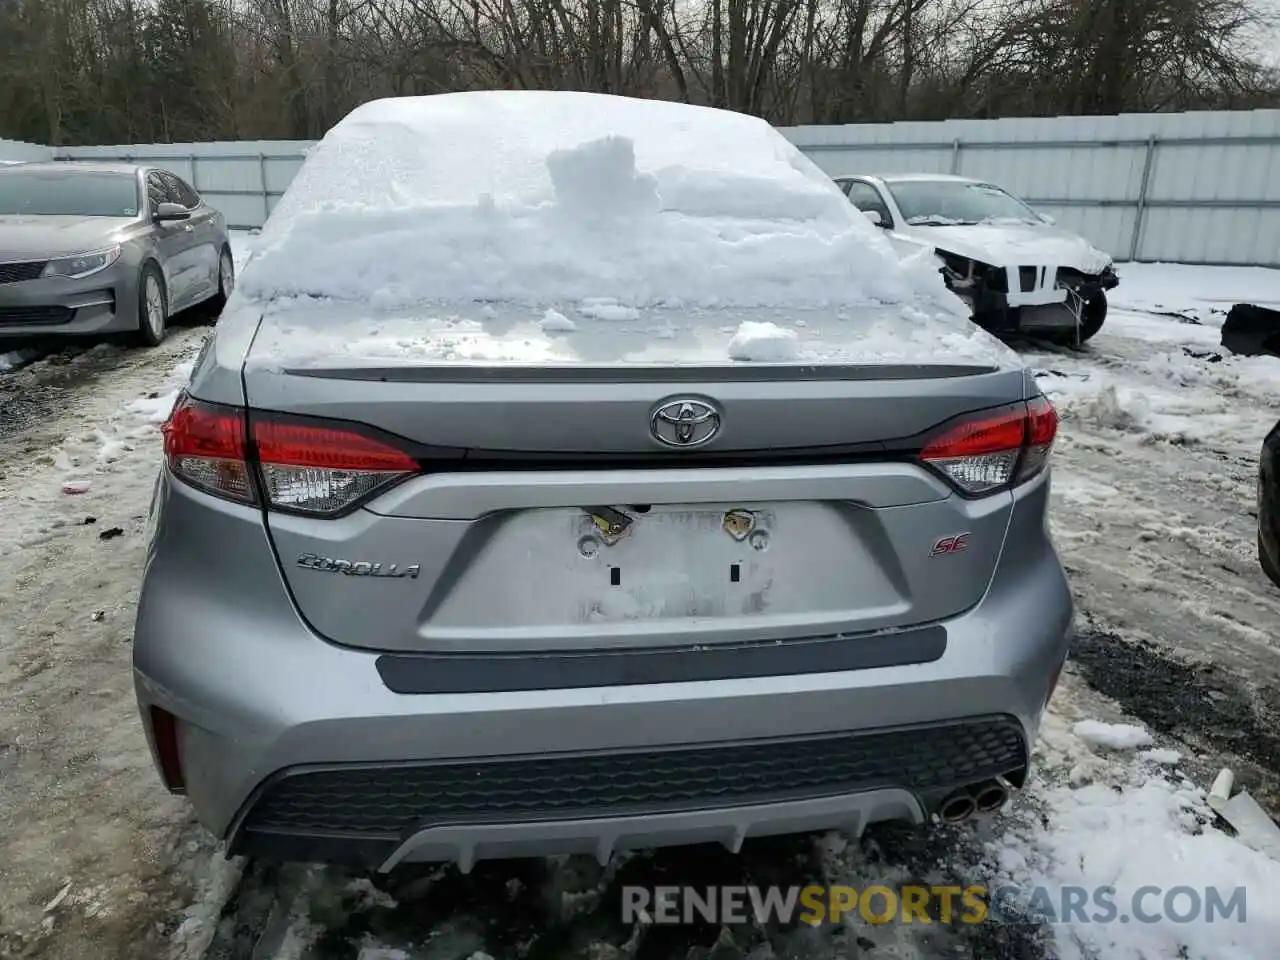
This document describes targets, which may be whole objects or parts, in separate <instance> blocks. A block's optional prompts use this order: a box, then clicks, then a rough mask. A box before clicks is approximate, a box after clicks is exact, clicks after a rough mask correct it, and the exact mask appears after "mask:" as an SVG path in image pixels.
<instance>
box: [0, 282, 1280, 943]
mask: <svg viewBox="0 0 1280 960" xmlns="http://www.w3.org/2000/svg"><path fill="white" fill-rule="evenodd" d="M1121 276H1122V284H1121V286H1120V287H1119V288H1118V290H1116V291H1115V296H1114V297H1113V300H1112V303H1113V307H1112V313H1111V316H1110V318H1109V319H1108V322H1107V325H1106V327H1104V329H1103V331H1102V332H1101V333H1100V334H1099V335H1098V337H1097V338H1096V339H1095V340H1094V341H1092V342H1091V343H1090V344H1088V345H1087V346H1086V348H1084V349H1083V350H1081V351H1071V350H1065V349H1063V350H1058V349H1044V348H1036V347H1025V348H1020V349H1022V352H1023V353H1024V356H1025V357H1026V358H1027V361H1028V362H1029V363H1030V364H1031V365H1033V366H1034V367H1035V368H1036V369H1037V371H1038V375H1039V380H1040V383H1041V384H1042V386H1043V387H1044V389H1045V390H1046V392H1048V393H1049V395H1050V396H1051V397H1052V398H1053V400H1054V402H1055V404H1057V405H1058V407H1059V410H1060V412H1061V415H1062V433H1061V442H1060V444H1059V447H1058V450H1057V452H1056V454H1055V473H1054V505H1055V510H1054V515H1053V520H1052V522H1053V527H1054V532H1055V536H1056V538H1057V541H1058V544H1059V547H1060V549H1061V552H1062V555H1063V560H1064V563H1065V564H1066V566H1067V567H1068V570H1069V573H1070V575H1071V579H1072V584H1073V589H1074V591H1075V593H1076V596H1077V599H1078V602H1079V604H1080V621H1081V623H1080V626H1081V641H1080V643H1079V644H1078V646H1077V649H1076V651H1075V654H1074V662H1073V664H1072V666H1071V667H1070V668H1069V670H1068V673H1067V674H1066V675H1065V677H1064V680H1063V683H1062V685H1061V687H1060V688H1059V691H1058V694H1057V697H1056V698H1055V700H1054V702H1053V704H1052V705H1051V708H1050V712H1049V714H1048V716H1047V718H1046V721H1045V724H1044V728H1043V730H1042V733H1041V738H1040V742H1039V743H1038V745H1037V767H1036V772H1035V775H1034V778H1033V781H1032V783H1031V785H1030V787H1029V789H1028V790H1026V791H1024V792H1023V793H1021V794H1020V795H1018V796H1017V797H1016V799H1015V800H1014V801H1013V803H1012V805H1011V809H1009V810H1008V811H1007V812H1006V813H1005V814H1004V815H1003V816H1001V817H999V818H997V819H994V820H991V821H987V822H983V823H981V824H980V825H978V826H976V827H973V828H964V829H949V830H940V831H938V832H937V833H936V834H935V835H933V836H931V837H921V836H919V835H917V834H915V833H913V832H911V831H905V830H901V829H898V828H882V829H873V830H871V831H868V833H867V835H866V836H864V837H863V838H862V839H861V840H859V841H854V842H850V841H848V840H846V839H844V838H841V837H837V836H830V837H824V838H792V839H785V838H784V839H782V840H778V841H768V842H763V841H762V842H759V843H755V844H748V845H747V848H746V849H745V850H744V853H743V855H742V857H741V858H733V857H729V856H728V855H727V854H726V855H720V854H717V853H715V852H711V853H708V852H707V851H696V852H693V853H690V852H688V851H662V852H659V853H655V854H651V855H650V854H643V855H637V856H635V857H631V858H618V861H617V862H615V863H614V864H612V865H611V866H610V868H609V869H607V870H603V871H602V870H600V869H599V868H597V867H595V866H594V864H593V863H590V864H583V863H581V862H579V861H577V860H565V861H547V862H540V863H538V864H487V865H486V864H482V865H481V866H480V867H478V868H477V870H476V872H475V873H474V874H473V875H472V876H471V877H469V878H463V877H460V876H459V875H458V874H456V873H455V872H454V871H452V869H435V870H426V871H423V872H422V873H421V874H418V875H415V876H413V877H410V878H408V879H406V880H404V881H401V882H399V883H398V884H397V885H395V886H394V888H393V889H392V890H390V891H389V892H383V891H380V890H376V889H374V888H372V887H371V886H370V885H369V883H368V881H367V880H365V879H362V878H360V877H356V876H351V875H348V874H345V873H342V872H341V871H336V870H315V869H309V868H303V867H299V868H284V869H276V868H271V867H267V866H264V865H260V864H244V863H240V862H232V863H224V862H223V861H222V860H221V858H220V856H218V855H217V853H216V851H215V849H214V846H213V844H212V843H211V842H210V841H209V840H208V839H207V838H205V837H204V836H203V835H202V834H201V832H200V831H199V830H198V829H197V828H196V827H195V826H194V825H193V823H192V821H191V818H190V816H189V813H188V811H187V809H186V806H185V804H183V803H182V802H181V801H178V800H173V799H170V798H168V797H166V796H165V795H164V794H163V792H162V791H161V789H160V786H159V782H158V780H157V779H156V777H155V775H154V774H153V772H152V770H151V767H150V760H149V757H148V756H147V752H146V747H145V744H144V743H143V741H142V738H141V734H140V730H139V727H138V724H137V723H136V719H135V717H134V715H133V710H134V707H133V702H132V690H131V680H130V677H129V672H128V662H129V645H128V644H129V639H130V632H131V627H132V614H133V603H134V593H135V591H136V589H137V584H138V580H139V577H140V574H141V567H142V562H143V553H144V547H145V515H146V510H147V503H148V498H149V495H150V490H151V484H152V480H153V477H154V470H155V466H156V457H157V451H158V431H157V423H158V422H159V421H160V420H161V419H163V416H164V414H165V413H166V412H167V410H168V408H169V406H170V404H171V403H172V397H173V394H174V391H175V390H176V389H177V386H178V385H179V383H180V380H181V378H182V377H183V376H184V375H185V371H186V370H187V369H188V368H189V364H190V362H191V360H192V358H193V356H194V353H195V351H196V350H197V349H198V347H199V345H200V343H201V341H202V339H203V334H204V332H205V331H203V330H201V329H199V328H196V329H179V330H176V331H175V333H174V335H173V336H172V337H171V338H170V339H169V340H168V341H167V342H166V344H165V345H164V346H163V347H161V348H160V349H159V350H157V351H153V352H132V351H118V350H113V349H111V348H104V349H99V350H95V351H88V352H86V353H84V354H80V355H78V356H75V357H73V358H71V359H70V360H69V361H67V362H65V363H60V364H54V363H51V361H49V360H39V361H36V362H35V363H32V364H30V365H28V366H25V367H24V368H22V369H21V370H18V371H14V372H10V373H7V374H0V378H5V377H9V378H22V379H21V380H20V381H18V382H20V383H21V384H22V385H23V388H24V389H26V390H27V391H29V392H30V393H31V395H32V396H34V397H36V398H37V399H38V400H39V398H40V397H43V396H45V394H43V393H42V392H41V391H42V390H45V389H46V388H47V387H48V386H49V385H50V384H53V385H54V386H56V387H57V389H58V390H59V391H60V393H58V394H57V402H49V403H46V402H45V401H44V400H39V402H38V403H37V404H36V406H33V407H32V408H31V415H30V417H29V418H28V419H26V420H24V422H22V423H21V424H19V425H18V426H17V427H16V428H15V429H12V430H0V502H3V504H4V505H5V521H4V523H3V524H0V608H3V609H4V610H5V611H6V612H7V613H6V616H5V617H4V618H3V619H2V620H0V683H2V684H3V686H4V689H5V690H6V692H7V693H8V696H6V697H5V698H4V700H3V702H0V838H3V841H2V842H3V849H4V857H2V858H0V956H7V955H9V952H12V953H14V954H19V953H21V951H24V950H25V951H31V953H29V954H22V955H39V956H42V957H50V958H63V957H65V958H74V960H83V958H86V957H103V958H113V957H135V956H148V957H163V956H169V955H172V956H175V957H184V958H192V960H194V958H197V957H202V958H208V960H213V958H215V957H217V958H224V957H233V956H234V957H240V956H244V957H248V956H251V955H252V956H253V957H254V958H264V960H286V958H289V960H292V958H297V960H321V958H339V957H342V958H353V957H354V958H359V960H419V958H426V957H431V958H444V957H458V958H466V957H469V956H473V955H476V954H477V952H479V951H483V952H484V953H487V954H490V955H492V956H494V957H506V956H556V957H569V956H582V957H598V958H604V957H621V956H634V955H637V954H636V951H635V942H632V943H631V945H630V946H627V944H628V942H629V940H630V939H631V935H632V932H631V931H630V930H627V929H622V928H620V927H619V925H618V922H617V903H616V899H611V897H613V896H614V893H615V892H616V884H617V882H618V878H619V877H620V876H625V877H626V878H627V882H632V883H646V882H647V883H659V882H661V883H670V882H681V881H683V880H688V881H689V882H694V883H699V884H706V883H744V882H746V883H751V882H755V883H771V882H778V883H798V884H803V883H806V882H813V881H814V880H818V881H824V880H825V881H826V882H830V883H854V884H857V885H860V886H865V885H867V884H871V883H880V884H888V885H890V886H893V885H894V884H897V883H904V882H909V881H925V882H928V883H945V882H953V883H958V884H960V885H962V886H963V885H967V884H971V883H986V884H1000V883H1011V884H1014V885H1016V886H1018V887H1019V888H1020V889H1022V890H1024V891H1029V890H1031V889H1032V888H1034V887H1036V886H1041V887H1044V888H1046V889H1048V890H1050V891H1055V890H1060V889H1061V888H1063V887H1076V886H1078V887H1083V888H1087V889H1088V890H1089V891H1091V892H1092V890H1093V889H1094V888H1096V887H1099V886H1103V887H1112V888H1114V889H1115V896H1114V900H1115V903H1116V904H1117V905H1118V906H1119V907H1120V913H1127V912H1128V910H1127V907H1128V906H1129V904H1130V903H1131V902H1132V898H1133V896H1134V894H1135V892H1136V891H1138V890H1139V889H1140V888H1142V887H1144V886H1146V885H1157V886H1160V887H1162V888H1164V889H1165V890H1167V889H1169V888H1172V887H1174V886H1178V885H1183V886H1187V887H1191V888H1195V889H1196V890H1198V891H1201V892H1203V891H1204V890H1205V888H1207V887H1216V888H1220V889H1221V890H1222V892H1223V894H1224V899H1225V898H1226V897H1227V896H1228V895H1229V894H1230V892H1231V890H1232V889H1234V888H1235V887H1237V886H1243V887H1245V888H1246V893H1247V919H1246V921H1245V922H1243V923H1242V922H1237V921H1236V920H1233V919H1229V920H1223V919H1221V918H1219V919H1218V921H1217V922H1215V923H1212V924H1210V923H1205V922H1203V921H1193V922H1187V923H1178V922H1174V921H1171V920H1168V919H1165V920H1164V921H1163V922H1158V923H1143V922H1136V921H1135V922H1122V921H1121V920H1119V918H1118V917H1117V918H1116V919H1115V920H1113V921H1112V922H1109V923H1105V922H1090V921H1088V920H1082V919H1080V918H1078V917H1077V918H1075V919H1070V920H1068V921H1067V922H1061V923H1039V924H1035V923H1031V924H1025V925H1014V926H1004V927H1001V928H999V930H996V929H995V928H994V927H993V926H992V925H979V926H977V927H964V926H963V925H958V924H957V925H952V926H938V925H933V926H923V925H918V924H916V925H912V924H888V925H882V926H876V925H868V924H866V923H864V922H863V921H862V920H861V919H859V918H856V917H855V918H851V919H850V920H849V921H848V922H846V923H844V924H841V925H837V926H835V927H830V926H829V927H826V928H823V929H820V930H816V931H808V930H779V929H762V928H755V927H750V926H748V927H744V928H735V929H729V930H727V931H716V930H711V931H709V932H708V931H701V932H699V933H697V934H696V935H695V934H693V933H689V932H687V931H686V932H684V933H683V934H681V936H684V937H685V938H686V939H684V940H681V939H678V938H677V939H675V940H672V941H671V942H670V943H666V941H661V940H659V939H655V938H657V937H658V934H656V933H651V934H648V935H646V938H645V939H646V942H648V943H649V947H648V948H647V949H649V950H650V951H651V952H650V955H654V956H672V957H680V958H683V957H684V956H686V954H688V951H689V950H690V948H694V952H693V953H692V954H690V955H692V956H698V957H704V956H707V955H708V954H709V948H710V947H711V945H712V944H713V943H714V942H716V940H717V936H718V937H719V946H718V947H717V950H718V951H719V952H718V953H716V956H717V957H718V958H720V957H737V956H742V957H747V956H750V957H751V958H752V960H765V958H767V957H771V956H787V955H793V956H804V957H832V956H866V957H889V956H892V957H899V958H903V957H934V956H940V955H967V956H983V957H988V956H996V955H1001V956H1019V957H1024V956H1025V957H1063V958H1072V960H1074V958H1082V960H1083V958H1094V957H1099V958H1106V960H1111V958H1116V960H1126V958H1135V960H1136V958H1147V960H1156V958H1172V957H1185V958H1212V960H1231V958H1259V960H1261V958H1266V957H1270V956H1274V954H1275V944H1276V943H1278V942H1280V863H1277V862H1276V861H1274V860H1271V859H1268V858H1267V857H1265V856H1264V855H1263V854H1261V853H1258V852H1255V851H1254V850H1252V849H1250V848H1249V847H1248V846H1246V845H1245V844H1244V843H1242V842H1241V841H1240V840H1239V839H1237V838H1234V837H1232V836H1231V835H1230V831H1228V830H1225V829H1224V828H1223V827H1222V825H1221V823H1220V822H1216V821H1215V820H1214V818H1213V815H1212V813H1211V811H1210V810H1209V808H1208V807H1207V806H1206V803H1205V793H1206V791H1207V790H1208V788H1209V785H1210V783H1211V782H1212V780H1213V776H1214V775H1215V774H1216V772H1217V770H1218V769H1219V768H1220V767H1221V766H1224V765H1229V766H1232V767H1233V768H1234V769H1235V770H1236V771H1237V779H1238V781H1240V782H1243V783H1244V784H1245V785H1246V786H1247V787H1248V789H1249V790H1250V791H1251V793H1253V794H1254V795H1255V796H1257V797H1258V798H1259V800H1260V801H1262V802H1263V803H1264V805H1266V806H1268V807H1269V809H1270V810H1271V812H1272V813H1276V812H1280V738H1277V737H1276V735H1275V733H1274V732H1273V731H1274V730H1275V729H1276V723H1277V721H1278V720H1280V717H1278V716H1277V709H1280V648H1277V646H1276V643H1275V641H1274V639H1273V637H1274V636H1275V630H1276V624H1277V623H1280V590H1276V589H1274V588H1273V587H1272V586H1271V585H1270V584H1269V583H1268V582H1267V581H1266V580H1265V579H1264V577H1263V575H1262V574H1261V572H1260V571H1259V570H1258V568H1257V563H1256V557H1255V554H1254V540H1253V524H1254V519H1253V517H1252V516H1251V513H1250V511H1251V508H1252V500H1253V496H1254V483H1255V473H1254V471H1255V470H1256V453H1257V447H1258V444H1259V443H1260V442H1261V439H1262V436H1263V434H1264V433H1265V432H1266V430H1267V429H1268V428H1269V427H1270V425H1271V424H1272V423H1273V422H1274V420H1275V418H1276V417H1277V416H1280V360H1275V359H1249V358H1235V357H1230V356H1226V355H1225V354H1224V352H1223V351H1222V350H1221V349H1220V348H1219V347H1218V346H1217V341H1218V328H1219V327H1220V325H1221V322H1222V318H1223V315H1224V314H1225V311H1226V309H1228V308H1229V306H1230V304H1231V303H1233V302H1236V301H1238V300H1252V301H1253V302H1267V303H1276V304H1280V271H1265V270H1243V269H1239V270H1237V269H1211V268H1194V267H1179V266H1170V265H1136V264H1135V265H1125V266H1122V268H1121ZM563 319H564V318H563V317H561V320H556V319H555V318H550V320H551V322H552V324H553V325H555V324H559V323H561V321H562V320H563ZM72 401H74V402H72ZM37 414H38V415H37ZM0 419H3V418H0ZM76 482H79V483H80V485H81V486H84V485H85V484H87V490H86V491H84V492H79V493H69V492H64V489H77V488H76V487H71V488H64V485H65V484H68V483H76ZM90 518H92V521H91V520H90ZM9 611H12V613H9ZM1055 902H1056V901H1055ZM1182 906H1183V907H1185V906H1186V903H1185V902H1184V903H1183V904H1182ZM1147 907H1148V909H1151V910H1155V911H1161V910H1163V909H1164V901H1163V899H1162V898H1161V897H1159V896H1157V897H1153V898H1150V899H1149V900H1148V902H1147ZM1087 912H1088V913H1090V914H1092V913H1093V910H1092V909H1090V910H1089V911H1087ZM672 936H675V935H674V934H672ZM253 942H256V943H257V947H256V948H253V947H251V946H249V944H251V943H253ZM662 944H665V946H662V948H661V949H659V946H660V945H662ZM7 951H8V952H7ZM998 951H1000V952H998Z"/></svg>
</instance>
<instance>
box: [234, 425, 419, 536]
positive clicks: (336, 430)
mask: <svg viewBox="0 0 1280 960" xmlns="http://www.w3.org/2000/svg"><path fill="white" fill-rule="evenodd" d="M249 420H250V424H251V427H252V432H253V442H254V446H255V448H256V450H257V454H258V462H259V464H260V466H261V470H262V484H263V499H265V500H266V502H267V504H268V505H269V506H272V507H275V508H277V509H282V510H289V511H292V512H295V513H306V514H311V515H314V516H326V515H331V514H335V513H341V512H342V511H343V510H346V509H347V508H348V507H350V506H351V505H352V504H354V503H357V502H359V501H361V500H364V499H366V498H367V497H369V496H370V495H372V494H373V493H375V492H376V491H378V490H380V489H382V488H383V487H386V486H389V485H391V484H393V483H395V482H397V481H399V480H403V479H404V478H405V477H406V476H409V475H411V474H414V473H417V472H418V463H417V461H416V460H414V459H413V457H411V456H409V454H407V453H405V452H404V451H403V450H399V449H397V448H396V447H394V446H392V445H391V444H390V443H387V442H384V441H382V440H379V439H376V438H374V437H372V436H369V435H368V434H367V433H364V432H361V431H360V429H358V428H354V427H347V426H345V425H341V426H340V425H337V424H332V425H331V424H326V423H317V422H304V421H300V420H294V419H292V418H289V419H273V418H271V416H270V414H259V413H257V412H256V411H255V412H252V413H250V415H249Z"/></svg>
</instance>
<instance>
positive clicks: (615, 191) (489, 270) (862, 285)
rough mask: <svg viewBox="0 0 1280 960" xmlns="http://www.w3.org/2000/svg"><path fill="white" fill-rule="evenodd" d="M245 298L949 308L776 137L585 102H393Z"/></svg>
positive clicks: (752, 122) (376, 113) (330, 167)
mask: <svg viewBox="0 0 1280 960" xmlns="http://www.w3.org/2000/svg"><path fill="white" fill-rule="evenodd" d="M255 247H256V251H255V256H254V257H253V258H252V259H251V261H250V263H249V264H248V266H247V268H246V269H245V271H244V275H243V277H242V289H243V290H244V292H245V293H246V295H249V296H252V297H254V298H255V299H272V298H278V297H282V296H291V295H303V296H319V297H328V298H334V299H342V300H359V301H370V300H372V301H374V302H376V303H377V304H378V305H381V306H395V305H403V304H406V303H420V302H429V301H454V300H465V301H470V300H477V299H479V300H492V301H507V302H511V301H514V302H532V303H548V304H550V303H555V302H561V301H565V300H570V301H580V300H583V299H590V298H611V299H614V300H617V301H618V302H621V303H624V304H627V305H631V306H642V305H645V304H665V305H680V304H685V305H688V304H696V305H701V306H722V305H729V304H740V305H746V306H777V305H801V304H831V303H841V304H849V303H866V302H871V301H881V302H884V301H892V302H897V301H905V300H912V299H915V298H917V297H918V296H920V295H922V294H923V295H926V296H934V297H936V296H940V295H942V294H941V291H942V287H941V284H940V281H938V282H937V283H934V281H935V280H937V278H936V276H934V275H933V274H934V271H930V270H920V271H916V272H915V273H912V272H911V271H909V270H907V269H905V268H904V267H903V266H902V265H901V262H900V260H899V259H898V257H897V256H896V255H895V253H894V251H893V249H892V248H891V247H890V246H889V244H888V242H887V240H886V239H885V238H884V237H883V236H882V235H881V233H880V232H879V231H877V230H876V229H875V228H874V227H873V226H872V225H871V224H869V223H868V222H867V221H866V219H865V218H863V217H861V216H858V215H857V212H856V211H855V210H853V208H852V207H851V206H850V204H849V203H848V201H847V200H846V199H845V198H844V197H843V196H842V195H841V193H840V191H839V189H838V188H837V187H836V186H835V185H834V184H833V183H832V182H831V180H830V178H829V177H827V176H826V175H825V174H823V173H822V172H821V171H820V170H819V169H818V168H817V167H816V166H815V165H814V164H813V163H812V162H811V161H810V160H809V159H808V158H806V157H805V156H804V155H803V154H802V153H801V152H800V151H799V150H798V149H796V148H795V147H794V146H793V145H792V144H791V143H790V142H788V141H787V140H786V139H785V138H784V137H783V136H782V135H781V134H779V133H778V132H777V131H776V130H774V129H773V128H772V127H771V126H769V124H767V123H765V122H764V121H763V120H759V119H757V118H754V117H749V116H746V115H743V114H738V113H732V112H729V111H724V110H714V109H711V108H706V107H694V106H689V105H686V104H678V103H669V102H663V101H652V100H639V99H631V98H625V97H616V96H607V95H601V94H588V93H562V92H539V91H521V92H508V91H501V92H499V91H489V92H474V93H456V94H443V95H438V96H427V97H409V98H394V99H386V100H379V101H374V102H371V103H367V104H365V105H363V106H361V107H359V108H357V109H356V110H354V111H352V113H350V114H349V115H348V116H347V117H346V118H345V119H343V120H342V121H341V122H340V123H338V124H337V126H335V127H334V128H333V129H332V130H330V131H329V133H328V135H327V136H326V137H325V138H324V139H323V140H322V141H321V142H320V143H319V144H317V145H316V146H315V147H313V148H312V150H311V152H310V154H309V155H308V158H307V160H306V162H305V163H304V164H303V167H302V169H301V170H300V171H299V173H298V175H297V176H296V177H295V178H294V180H293V181H292V182H291V184H290V186H289V189H288V191H287V192H286V194H285V196H284V197H283V198H282V199H281V200H280V202H279V204H278V205H277V207H276V209H275V210H274V212H273V213H272V215H271V217H270V218H269V220H268V222H267V223H266V225H265V226H264V228H263V231H262V235H261V236H260V237H259V238H257V243H256V244H255Z"/></svg>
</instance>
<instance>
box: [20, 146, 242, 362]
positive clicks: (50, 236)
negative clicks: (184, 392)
mask: <svg viewBox="0 0 1280 960" xmlns="http://www.w3.org/2000/svg"><path fill="white" fill-rule="evenodd" d="M234 283H235V267H234V262H233V260H232V258H231V246H230V243H229V242H228V237H227V224H226V219H225V218H224V217H223V215H222V214H221V213H219V212H218V211H217V210H215V209H213V208H212V207H210V206H209V205H208V204H207V203H205V202H204V201H203V200H202V199H201V198H200V195H199V194H197V193H196V191H195V190H194V189H192V187H191V186H190V185H189V184H187V183H186V182H185V181H184V180H182V179H181V178H179V177H177V176H175V175H174V174H172V173H170V172H169V171H167V170H158V169H154V168H151V167H146V166H137V165H133V164H105V163H66V162H61V163H59V162H50V163H24V164H18V165H13V166H5V167H0V341H3V340H5V339H16V338H19V337H33V336H39V337H47V336H54V335H58V336H60V335H68V336H70V335H75V336H97V335H101V334H109V333H132V334H134V336H135V337H136V338H137V339H138V340H139V341H140V342H141V343H143V344H146V345H148V346H155V345H156V344H158V343H160V341H161V340H163V339H164V335H165V328H166V326H167V323H168V319H169V317H170V316H172V315H173V314H174V313H177V312H178V311H179V310H184V309H186V308H187V307H191V306H195V305H196V304H198V303H202V302H204V301H206V300H209V299H212V298H214V297H219V298H224V299H225V298H226V297H227V296H228V295H229V294H230V293H231V289H232V287H233V285H234Z"/></svg>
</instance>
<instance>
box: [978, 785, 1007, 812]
mask: <svg viewBox="0 0 1280 960" xmlns="http://www.w3.org/2000/svg"><path fill="white" fill-rule="evenodd" d="M1008 799H1009V791H1008V789H1007V788H1006V787H1005V785H1004V784H1002V783H1000V782H999V781H998V780H988V781H987V782H986V783H982V784H979V785H978V786H976V787H975V788H974V790H973V807H974V811H975V812H977V813H995V812H996V811H997V810H999V809H1000V808H1001V807H1003V806H1004V805H1005V801H1006V800H1008Z"/></svg>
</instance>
